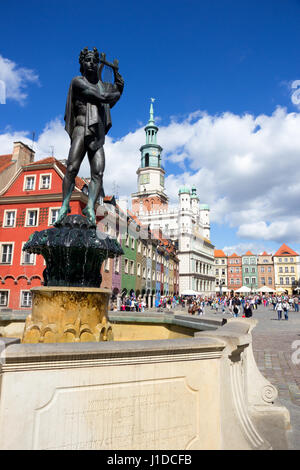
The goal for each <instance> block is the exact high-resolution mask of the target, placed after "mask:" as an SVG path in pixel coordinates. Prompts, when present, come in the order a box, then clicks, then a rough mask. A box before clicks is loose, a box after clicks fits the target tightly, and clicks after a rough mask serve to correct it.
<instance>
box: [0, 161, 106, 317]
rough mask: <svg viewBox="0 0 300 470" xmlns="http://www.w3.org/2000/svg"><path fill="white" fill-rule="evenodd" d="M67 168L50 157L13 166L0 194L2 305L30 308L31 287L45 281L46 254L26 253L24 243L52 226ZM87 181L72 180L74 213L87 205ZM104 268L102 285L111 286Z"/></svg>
mask: <svg viewBox="0 0 300 470" xmlns="http://www.w3.org/2000/svg"><path fill="white" fill-rule="evenodd" d="M5 157H7V156H5ZM1 158H2V157H1V156H0V168H1ZM4 160H7V158H5V159H4ZM65 170H66V167H65V165H64V164H63V163H62V162H60V161H59V160H56V159H55V158H53V157H52V158H45V159H43V160H39V161H37V162H34V163H27V164H25V165H24V166H21V167H19V168H18V169H17V171H16V172H15V173H14V174H13V176H12V178H11V180H10V181H7V184H6V186H5V187H4V188H3V189H2V191H1V192H0V282H1V284H0V308H1V309H5V308H8V309H12V310H22V309H29V308H30V307H31V294H30V289H31V287H34V286H39V285H41V284H42V282H43V271H44V269H45V264H44V258H43V257H42V256H40V255H33V254H32V255H29V254H27V253H24V252H23V251H22V247H23V245H24V243H25V242H26V241H27V240H28V238H29V237H30V235H31V234H32V233H33V232H35V231H40V230H45V229H47V228H50V227H51V226H52V225H53V223H54V222H55V220H56V217H57V214H58V211H59V208H60V206H61V203H62V180H63V177H64V173H65ZM85 184H86V182H85V180H84V179H82V178H79V177H77V178H76V181H75V189H74V192H73V194H72V198H71V202H70V206H71V211H72V214H81V213H82V209H83V208H84V207H85V205H86V203H87V196H86V195H85V194H84V193H83V192H82V189H83V187H84V185H85ZM105 268H106V269H105ZM107 268H108V265H105V266H103V268H102V275H103V282H102V287H111V270H110V269H107Z"/></svg>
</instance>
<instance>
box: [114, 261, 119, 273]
mask: <svg viewBox="0 0 300 470" xmlns="http://www.w3.org/2000/svg"><path fill="white" fill-rule="evenodd" d="M119 271H120V258H115V273H118V272H119Z"/></svg>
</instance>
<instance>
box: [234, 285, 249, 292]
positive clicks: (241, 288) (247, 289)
mask: <svg viewBox="0 0 300 470" xmlns="http://www.w3.org/2000/svg"><path fill="white" fill-rule="evenodd" d="M235 292H238V293H243V292H244V293H247V292H251V289H250V288H249V287H247V286H242V287H240V288H239V289H237V290H236V291H235Z"/></svg>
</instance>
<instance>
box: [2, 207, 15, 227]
mask: <svg viewBox="0 0 300 470" xmlns="http://www.w3.org/2000/svg"><path fill="white" fill-rule="evenodd" d="M16 212H17V211H16V210H13V211H4V227H14V226H15V222H16Z"/></svg>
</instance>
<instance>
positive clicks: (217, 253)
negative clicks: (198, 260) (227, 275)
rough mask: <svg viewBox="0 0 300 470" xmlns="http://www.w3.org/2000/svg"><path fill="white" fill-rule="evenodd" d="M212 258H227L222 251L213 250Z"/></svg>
mask: <svg viewBox="0 0 300 470" xmlns="http://www.w3.org/2000/svg"><path fill="white" fill-rule="evenodd" d="M214 257H215V258H227V255H225V253H224V251H223V250H215V251H214Z"/></svg>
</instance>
